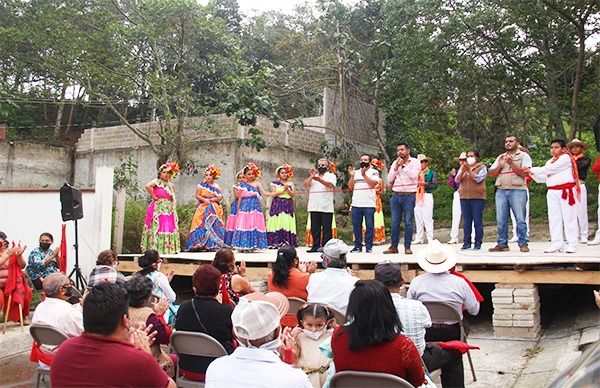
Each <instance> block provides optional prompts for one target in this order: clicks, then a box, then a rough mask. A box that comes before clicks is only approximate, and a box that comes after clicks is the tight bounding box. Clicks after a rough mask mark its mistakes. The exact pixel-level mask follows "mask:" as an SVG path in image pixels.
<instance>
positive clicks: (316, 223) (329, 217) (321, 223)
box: [310, 212, 333, 249]
mask: <svg viewBox="0 0 600 388" xmlns="http://www.w3.org/2000/svg"><path fill="white" fill-rule="evenodd" d="M332 222H333V213H323V212H310V234H311V236H312V240H313V243H312V248H314V249H316V248H320V247H322V246H323V245H325V244H326V243H327V241H329V240H331V223H332ZM321 230H322V231H323V232H322V233H321ZM321 237H322V239H321Z"/></svg>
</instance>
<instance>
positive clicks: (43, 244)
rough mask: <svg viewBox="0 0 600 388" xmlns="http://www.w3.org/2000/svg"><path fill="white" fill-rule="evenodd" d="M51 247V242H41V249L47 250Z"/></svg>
mask: <svg viewBox="0 0 600 388" xmlns="http://www.w3.org/2000/svg"><path fill="white" fill-rule="evenodd" d="M49 248H50V243H40V249H41V250H42V251H47V250H48V249H49Z"/></svg>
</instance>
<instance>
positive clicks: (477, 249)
mask: <svg viewBox="0 0 600 388" xmlns="http://www.w3.org/2000/svg"><path fill="white" fill-rule="evenodd" d="M473 250H474V251H480V250H481V243H475V245H473Z"/></svg>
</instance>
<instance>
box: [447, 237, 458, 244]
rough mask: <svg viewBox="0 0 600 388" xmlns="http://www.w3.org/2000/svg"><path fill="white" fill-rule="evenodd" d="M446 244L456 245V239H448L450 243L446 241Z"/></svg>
mask: <svg viewBox="0 0 600 388" xmlns="http://www.w3.org/2000/svg"><path fill="white" fill-rule="evenodd" d="M448 244H458V239H457V238H452V239H450V241H448Z"/></svg>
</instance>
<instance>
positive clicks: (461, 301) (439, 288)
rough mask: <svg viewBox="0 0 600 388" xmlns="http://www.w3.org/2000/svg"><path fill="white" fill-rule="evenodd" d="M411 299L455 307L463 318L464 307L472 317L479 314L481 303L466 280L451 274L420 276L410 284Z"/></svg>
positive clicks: (408, 295) (449, 322)
mask: <svg viewBox="0 0 600 388" xmlns="http://www.w3.org/2000/svg"><path fill="white" fill-rule="evenodd" d="M406 296H407V297H408V298H409V299H416V300H419V301H421V302H443V303H447V304H449V305H451V306H452V307H454V309H455V310H456V311H458V312H459V313H460V316H461V318H462V310H463V307H464V308H465V310H466V311H467V312H468V313H469V314H471V315H477V314H478V313H479V302H478V301H477V299H476V298H475V294H474V293H473V290H471V288H469V285H468V284H467V282H465V281H464V279H461V278H459V277H458V276H456V275H452V274H451V273H449V272H442V273H427V274H424V275H419V276H417V277H416V278H414V279H413V280H412V281H411V282H410V287H409V288H408V294H407V295H406ZM433 322H434V323H446V324H454V323H456V321H455V322H452V321H441V322H440V321H433Z"/></svg>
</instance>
